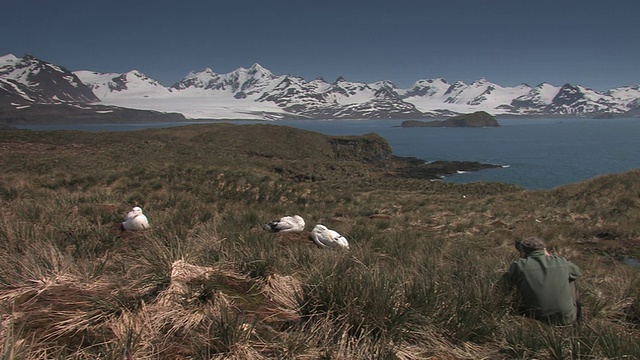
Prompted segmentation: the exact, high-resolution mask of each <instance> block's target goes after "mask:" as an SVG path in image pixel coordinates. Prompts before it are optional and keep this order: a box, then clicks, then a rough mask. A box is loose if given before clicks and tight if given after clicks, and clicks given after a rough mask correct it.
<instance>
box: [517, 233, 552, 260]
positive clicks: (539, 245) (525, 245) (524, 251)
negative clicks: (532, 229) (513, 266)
mask: <svg viewBox="0 0 640 360" xmlns="http://www.w3.org/2000/svg"><path fill="white" fill-rule="evenodd" d="M515 246H516V249H517V250H518V251H519V252H520V256H521V257H523V258H524V257H527V256H529V254H531V253H532V252H534V251H536V250H544V248H545V245H544V241H542V239H540V238H538V237H535V236H531V237H528V238H526V239H524V240H521V241H517V242H516V244H515Z"/></svg>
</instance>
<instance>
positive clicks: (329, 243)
mask: <svg viewBox="0 0 640 360" xmlns="http://www.w3.org/2000/svg"><path fill="white" fill-rule="evenodd" d="M311 238H312V239H313V241H314V242H315V243H316V244H318V245H320V246H322V247H342V248H345V249H348V248H349V243H348V242H347V239H346V238H345V237H344V236H342V235H340V234H339V233H338V232H337V231H334V230H331V229H327V227H326V226H324V225H321V224H318V225H316V227H314V228H313V230H312V231H311Z"/></svg>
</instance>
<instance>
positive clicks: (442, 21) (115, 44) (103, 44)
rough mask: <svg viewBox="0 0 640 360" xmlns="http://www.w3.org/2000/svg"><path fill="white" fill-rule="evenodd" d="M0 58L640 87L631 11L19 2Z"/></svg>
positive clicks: (8, 13) (183, 69) (638, 34)
mask: <svg viewBox="0 0 640 360" xmlns="http://www.w3.org/2000/svg"><path fill="white" fill-rule="evenodd" d="M2 8H3V13H4V14H3V16H2V25H3V29H4V31H3V36H2V40H0V55H4V54H9V53H11V54H14V55H16V56H18V57H21V56H23V55H24V54H31V55H34V56H36V57H38V58H41V59H43V60H45V61H48V62H51V63H54V64H57V65H61V66H63V67H65V68H67V69H69V70H72V71H75V70H93V71H98V72H117V73H121V72H126V71H129V70H133V69H136V70H139V71H141V72H142V73H144V74H146V75H147V76H149V77H151V78H153V79H156V80H158V81H160V82H161V83H162V84H164V85H172V84H173V83H175V82H177V81H179V80H181V79H182V78H183V77H184V76H186V75H187V74H188V73H189V72H190V71H202V70H204V69H205V68H211V69H212V70H213V71H215V72H217V73H227V72H230V71H233V70H235V69H237V68H239V67H245V68H247V67H249V66H251V65H252V64H253V63H259V64H261V65H262V66H264V67H265V68H267V69H269V70H271V71H272V72H273V73H274V74H276V75H284V74H290V75H295V76H300V77H303V78H305V79H306V80H313V79H315V78H317V77H323V78H324V79H325V80H327V81H330V82H332V81H334V80H335V79H336V78H337V77H338V76H343V77H344V78H345V79H347V80H349V81H362V82H373V81H378V80H391V81H393V82H394V83H395V84H396V85H398V86H400V87H403V88H404V87H409V86H410V85H412V84H413V83H414V82H415V81H416V80H419V79H430V78H444V79H445V80H447V81H448V82H449V83H453V82H455V81H457V80H462V81H465V82H467V83H471V82H473V81H474V80H478V79H480V78H483V77H484V78H486V79H488V80H489V81H492V82H494V83H497V84H500V85H503V86H515V85H518V84H520V83H527V84H529V85H531V86H535V85H537V84H539V83H542V82H548V83H551V84H553V85H563V84H565V83H571V84H574V85H583V86H586V87H589V88H592V89H595V90H607V89H610V88H614V87H620V86H628V85H637V84H640V46H638V39H639V38H640V25H638V14H640V1H637V0H610V1H593V0H580V1H576V0H537V1H520V0H457V1H447V0H439V1H432V0H387V1H379V0H369V1H350V0H342V1H335V0H324V1H306V0H283V1H278V0H229V1H226V0H225V1H201V0H197V1H196V0H181V1H164V0H154V1H150V0H129V1H120V0H117V1H98V0H61V1H51V0H28V1H11V2H8V3H5V4H3V5H2Z"/></svg>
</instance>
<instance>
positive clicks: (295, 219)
mask: <svg viewBox="0 0 640 360" xmlns="http://www.w3.org/2000/svg"><path fill="white" fill-rule="evenodd" d="M264 227H265V228H266V229H268V230H271V231H272V232H294V231H303V230H304V219H302V217H301V216H300V215H293V216H284V217H281V218H280V219H279V220H273V221H271V222H270V223H268V224H267V225H265V226H264Z"/></svg>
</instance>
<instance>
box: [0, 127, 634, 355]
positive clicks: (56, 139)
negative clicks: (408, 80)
mask: <svg viewBox="0 0 640 360" xmlns="http://www.w3.org/2000/svg"><path fill="white" fill-rule="evenodd" d="M0 144H2V147H0V149H2V150H1V154H0V155H1V156H0V167H1V168H2V172H0V320H1V325H0V336H2V341H1V342H0V353H1V354H2V356H3V357H4V358H7V359H8V358H24V359H36V358H37V359H39V358H65V359H95V358H102V359H123V358H131V359H133V358H135V359H157V358H172V359H193V358H207V359H247V358H252V359H273V358H287V359H319V358H325V359H329V358H331V359H425V358H438V359H479V358H491V359H514V358H516V359H533V358H549V359H571V358H580V359H620V358H634V357H638V356H639V354H640V349H639V348H638V341H637V339H638V337H639V336H640V328H639V326H640V305H639V304H640V290H638V289H640V277H639V275H638V271H639V270H638V269H637V268H634V267H631V266H628V265H623V264H621V263H620V260H621V259H622V258H624V257H633V258H636V259H637V258H640V228H639V226H640V225H639V222H638V220H639V218H640V197H639V196H638V195H639V194H640V172H639V171H630V172H627V173H624V174H618V175H611V176H603V177H599V178H596V179H592V180H589V181H586V182H584V183H580V184H574V185H569V186H564V187H560V188H557V189H553V190H549V191H525V190H523V189H521V188H518V187H516V186H512V185H506V184H498V183H474V184H464V185H456V184H449V183H441V182H433V181H427V180H421V179H411V178H401V177H397V176H393V175H392V174H390V172H389V171H386V170H385V169H384V167H382V168H381V167H380V165H379V164H377V163H376V162H375V161H374V160H375V159H377V158H378V157H380V156H381V154H384V149H385V145H384V144H381V143H380V142H379V139H377V138H376V137H375V136H367V137H365V138H364V139H360V140H358V138H351V137H340V138H330V137H326V136H323V135H320V134H317V133H313V132H308V131H301V130H295V129H290V128H285V127H279V126H269V125H259V126H255V125H253V126H244V125H242V126H238V125H227V124H219V125H198V126H187V127H181V128H173V129H157V130H145V131H135V132H127V133H98V134H94V133H82V132H73V131H60V132H33V131H2V132H0ZM350 144H351V145H350ZM350 146H351V147H350ZM367 149H369V150H367ZM134 205H137V206H141V207H142V208H143V209H144V212H145V214H146V215H147V216H148V218H149V221H150V224H151V229H149V230H147V231H143V232H138V233H132V232H123V231H121V230H120V229H119V225H120V222H121V221H122V220H123V217H124V215H125V214H126V212H127V211H129V210H130V208H131V207H132V206H134ZM287 214H300V215H302V216H303V217H304V218H305V220H306V222H307V230H310V229H311V228H312V227H313V226H314V225H315V224H317V223H323V224H325V225H327V226H329V227H331V228H333V229H335V230H337V231H339V232H340V233H342V234H344V235H345V236H346V237H347V238H348V240H349V243H350V247H351V249H350V250H349V251H341V250H330V249H321V248H318V247H317V246H316V245H315V244H314V243H313V242H312V241H311V240H310V238H309V233H308V232H302V233H298V234H271V233H268V232H266V231H265V229H264V228H263V226H264V224H266V223H267V222H268V221H270V220H273V219H274V218H276V217H280V216H282V215H287ZM372 215H373V216H372ZM530 235H537V236H541V237H543V238H545V239H546V240H547V243H548V245H549V248H550V250H551V251H552V252H555V253H558V254H561V255H563V256H566V257H568V258H569V259H571V260H572V261H574V262H576V263H577V264H578V265H579V266H580V267H581V268H582V269H583V272H584V278H583V279H581V280H580V282H579V288H580V291H581V293H582V299H583V306H584V307H583V310H584V319H583V321H582V322H581V323H579V324H576V325H573V326H569V327H550V326H547V325H544V324H541V323H538V322H536V321H532V320H529V319H525V318H522V317H520V316H518V315H516V314H515V313H514V312H513V311H512V309H511V306H510V300H511V294H509V293H506V292H504V291H502V290H501V288H500V286H499V279H500V276H501V275H502V273H503V272H504V270H505V269H506V268H507V267H508V265H509V263H510V262H511V261H512V260H513V259H515V257H516V253H515V251H514V250H513V242H514V241H515V240H516V239H518V238H521V237H524V236H530Z"/></svg>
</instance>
